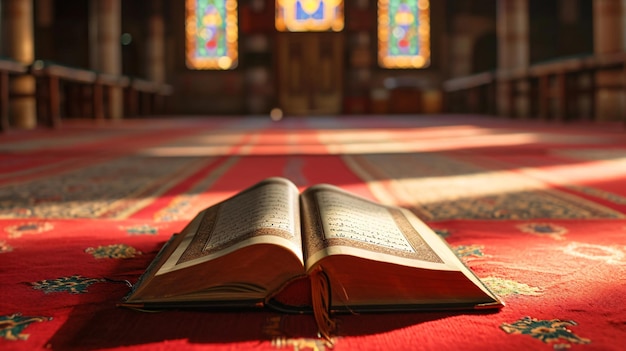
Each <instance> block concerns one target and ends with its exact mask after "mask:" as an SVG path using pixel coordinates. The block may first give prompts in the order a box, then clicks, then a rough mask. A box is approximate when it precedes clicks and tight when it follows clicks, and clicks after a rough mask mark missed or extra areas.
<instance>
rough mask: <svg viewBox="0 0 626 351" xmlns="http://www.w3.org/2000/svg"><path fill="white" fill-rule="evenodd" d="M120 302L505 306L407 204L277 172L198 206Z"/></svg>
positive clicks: (356, 307) (336, 307)
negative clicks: (302, 183)
mask: <svg viewBox="0 0 626 351" xmlns="http://www.w3.org/2000/svg"><path fill="white" fill-rule="evenodd" d="M121 305H123V306H128V307H137V308H148V309H150V308H155V309H163V308H219V307H226V308H233V307H262V306H265V307H270V308H276V309H279V310H286V311H307V310H309V311H311V310H312V311H313V312H316V310H319V309H323V310H325V312H334V311H357V312H364V311H406V310H412V309H415V310H420V309H430V310H432V309H475V308H499V307H502V306H503V304H502V302H501V301H500V300H499V299H498V298H497V297H496V296H495V295H494V294H493V293H492V292H490V291H489V289H487V287H485V286H484V285H483V284H482V283H481V281H480V280H479V279H478V278H477V277H476V276H475V275H474V274H473V273H472V272H471V271H470V270H469V269H468V268H467V267H466V266H465V265H464V264H463V263H462V262H461V261H460V260H459V259H458V258H457V257H456V256H455V255H454V253H453V252H452V250H451V249H450V247H449V246H448V245H447V244H446V243H445V242H444V241H443V240H442V239H441V238H440V237H439V236H438V235H437V234H435V233H434V232H433V231H432V230H431V229H430V228H429V227H428V226H426V225H425V224H424V223H423V222H422V221H420V220H419V219H418V218H417V217H416V216H414V215H413V214H412V213H411V212H409V211H408V210H406V209H402V208H397V207H391V206H384V205H380V204H377V203H375V202H372V201H369V200H367V199H363V198H360V197H357V196H355V195H353V194H350V193H348V192H346V191H344V190H341V189H340V188H337V187H334V186H331V185H326V184H320V185H314V186H311V187H310V188H308V189H306V190H305V191H303V192H302V194H300V193H299V191H298V188H297V187H296V186H295V185H294V184H293V183H291V182H290V181H289V180H287V179H284V178H268V179H266V180H264V181H262V182H260V183H258V184H256V185H254V186H252V187H250V188H249V189H246V190H244V191H242V192H240V193H238V194H236V195H234V196H233V197H231V198H229V199H227V200H224V201H222V202H220V203H218V204H216V205H214V206H211V207H209V208H207V209H205V210H203V211H201V212H200V213H199V214H198V215H197V216H196V217H195V218H194V219H193V220H192V221H191V222H190V223H189V224H188V225H187V226H186V227H185V228H184V230H183V231H182V232H181V233H180V234H176V235H174V236H173V237H172V239H171V240H170V241H169V242H168V243H167V244H166V245H165V246H164V247H163V249H162V250H161V252H160V253H159V255H157V257H156V258H155V259H154V261H153V263H152V264H151V265H150V267H149V268H148V269H147V270H146V272H145V273H144V274H143V276H142V277H141V279H140V280H139V282H138V283H137V284H136V285H135V287H134V288H133V290H132V291H131V293H130V294H129V295H128V296H127V297H126V298H125V301H124V302H123V303H122V304H121ZM316 306H317V307H316Z"/></svg>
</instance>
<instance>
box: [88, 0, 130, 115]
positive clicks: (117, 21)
mask: <svg viewBox="0 0 626 351" xmlns="http://www.w3.org/2000/svg"><path fill="white" fill-rule="evenodd" d="M90 6H91V8H90V14H89V15H90V28H89V30H90V31H91V32H90V34H89V36H90V38H89V39H90V41H89V45H90V48H89V54H90V63H91V65H92V66H91V68H92V69H94V70H96V71H99V72H103V73H110V74H116V75H119V74H122V48H121V43H120V36H121V31H122V7H121V2H120V0H91V3H90ZM107 110H108V111H109V115H110V117H111V118H112V119H120V118H122V117H123V115H124V105H123V91H122V88H120V87H115V88H113V89H111V90H110V93H109V99H108V108H107Z"/></svg>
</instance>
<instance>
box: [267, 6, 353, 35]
mask: <svg viewBox="0 0 626 351" xmlns="http://www.w3.org/2000/svg"><path fill="white" fill-rule="evenodd" d="M275 24H276V29H277V30H279V31H281V32H324V31H333V32H340V31H342V30H343V27H344V17H343V0H276V21H275Z"/></svg>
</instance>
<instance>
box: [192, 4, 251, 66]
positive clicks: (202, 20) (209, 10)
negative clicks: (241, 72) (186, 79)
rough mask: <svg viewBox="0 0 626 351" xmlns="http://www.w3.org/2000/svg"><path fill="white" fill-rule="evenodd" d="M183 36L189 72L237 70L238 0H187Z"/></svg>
mask: <svg viewBox="0 0 626 351" xmlns="http://www.w3.org/2000/svg"><path fill="white" fill-rule="evenodd" d="M185 32H186V40H187V42H186V55H187V67H188V68H191V69H217V70H225V69H232V68H235V67H237V62H238V47H237V42H238V37H239V32H238V27H237V0H186V20H185Z"/></svg>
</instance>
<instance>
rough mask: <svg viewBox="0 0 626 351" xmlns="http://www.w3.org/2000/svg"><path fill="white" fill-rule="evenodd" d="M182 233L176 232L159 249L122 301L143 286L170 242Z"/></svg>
mask: <svg viewBox="0 0 626 351" xmlns="http://www.w3.org/2000/svg"><path fill="white" fill-rule="evenodd" d="M178 235H180V234H179V233H176V234H174V235H172V236H171V237H170V238H169V240H168V241H167V242H166V243H165V244H164V245H163V247H161V250H159V252H158V253H157V255H156V256H155V257H154V259H153V260H152V262H151V263H150V265H149V266H148V268H147V269H146V270H145V272H144V274H142V275H141V277H139V279H138V280H137V282H136V283H135V285H133V286H132V287H131V289H130V291H129V292H128V294H127V295H126V296H125V297H124V298H123V299H122V301H126V300H128V298H130V297H131V296H132V294H133V293H134V292H135V290H136V289H137V288H138V287H139V286H141V284H142V283H143V281H144V280H145V279H146V278H147V277H148V276H150V275H151V274H152V271H153V270H154V269H156V265H157V262H159V261H160V257H161V256H163V253H165V251H166V249H167V247H168V246H170V244H171V243H172V241H174V239H175V238H176V237H177V236H178Z"/></svg>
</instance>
